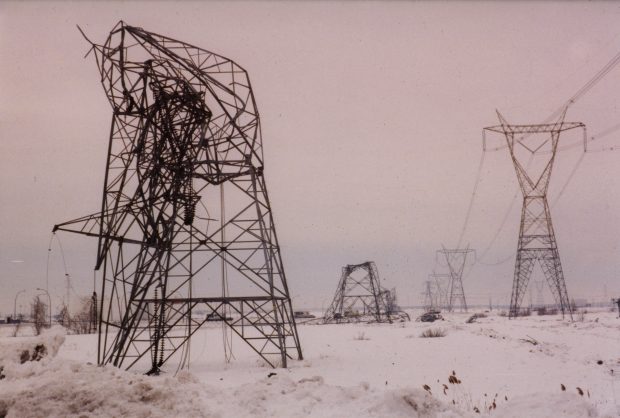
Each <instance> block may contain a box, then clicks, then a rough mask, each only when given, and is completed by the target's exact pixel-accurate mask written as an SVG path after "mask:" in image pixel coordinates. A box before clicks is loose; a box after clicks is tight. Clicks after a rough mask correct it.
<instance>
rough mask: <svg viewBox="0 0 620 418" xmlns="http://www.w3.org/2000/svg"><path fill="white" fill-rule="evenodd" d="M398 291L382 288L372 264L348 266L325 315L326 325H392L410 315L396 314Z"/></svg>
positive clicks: (344, 268) (375, 268) (375, 267)
mask: <svg viewBox="0 0 620 418" xmlns="http://www.w3.org/2000/svg"><path fill="white" fill-rule="evenodd" d="M394 301H395V292H394V291H393V292H390V291H389V290H387V289H383V288H382V287H381V284H380V281H379V272H378V271H377V266H376V265H375V263H374V262H372V261H367V262H365V263H362V264H349V265H347V266H345V267H343V268H342V276H341V277H340V282H339V283H338V287H337V288H336V294H335V295H334V299H333V301H332V303H331V304H330V306H329V308H327V311H325V315H323V322H324V323H332V322H336V323H345V322H369V321H374V322H391V321H392V320H393V319H397V318H404V317H406V319H409V316H408V315H407V314H405V313H404V312H399V311H396V310H395V308H394V306H393V304H394V303H393V302H394Z"/></svg>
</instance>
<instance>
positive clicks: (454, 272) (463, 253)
mask: <svg viewBox="0 0 620 418" xmlns="http://www.w3.org/2000/svg"><path fill="white" fill-rule="evenodd" d="M437 252H438V253H441V254H443V256H444V257H445V259H446V264H447V266H448V269H449V275H450V281H449V284H448V289H447V306H446V307H447V309H448V311H450V312H452V311H453V310H454V307H455V306H456V304H457V303H458V304H459V306H460V309H461V311H464V312H467V300H466V299H465V289H464V288H463V270H464V269H465V262H466V261H467V256H468V255H469V253H472V252H474V250H471V249H469V248H465V249H459V248H455V249H445V248H443V249H441V250H438V251H437Z"/></svg>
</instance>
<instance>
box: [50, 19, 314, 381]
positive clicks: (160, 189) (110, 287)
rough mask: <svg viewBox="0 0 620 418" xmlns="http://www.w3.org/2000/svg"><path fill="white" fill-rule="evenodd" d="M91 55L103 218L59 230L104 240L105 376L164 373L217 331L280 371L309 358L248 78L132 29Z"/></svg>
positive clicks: (100, 264)
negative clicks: (105, 138) (121, 371)
mask: <svg viewBox="0 0 620 418" xmlns="http://www.w3.org/2000/svg"><path fill="white" fill-rule="evenodd" d="M89 42H90V41H89ZM91 45H92V51H94V52H95V56H96V60H97V66H98V68H99V71H100V73H101V81H102V84H103V88H104V90H105V92H106V95H107V97H108V100H109V102H110V104H111V105H112V111H113V116H112V126H111V130H110V138H109V147H108V150H109V151H108V157H107V167H106V174H105V184H104V190H103V201H102V208H101V212H97V213H94V214H92V215H88V216H84V217H82V218H79V219H75V220H72V221H69V222H65V223H62V224H59V225H56V226H55V227H54V230H63V231H70V232H75V233H79V234H84V235H87V236H93V237H97V238H98V249H97V258H96V265H95V269H96V270H100V269H102V270H103V274H102V288H101V289H102V291H101V295H100V299H99V302H100V311H99V347H98V363H99V364H109V363H110V364H113V365H114V366H117V367H124V368H126V369H129V368H131V367H132V366H134V365H136V363H138V362H141V363H140V364H141V365H142V364H143V363H147V362H150V370H149V373H158V372H159V370H160V368H161V367H162V365H163V364H164V363H165V362H166V361H168V360H169V359H170V358H171V357H172V356H173V355H174V354H175V353H177V352H179V354H183V353H184V352H185V350H188V349H189V347H188V346H189V341H190V337H191V336H192V335H193V334H194V333H195V332H196V331H197V330H198V329H199V328H200V327H201V325H203V324H204V323H205V321H207V320H218V321H222V323H223V324H225V325H223V326H224V329H227V330H228V332H232V333H233V334H236V335H237V336H239V337H240V338H242V339H243V340H244V341H245V342H246V343H247V344H249V345H250V347H251V348H252V349H253V350H254V351H255V352H256V353H257V354H258V355H259V356H260V357H262V358H263V359H264V360H265V361H266V362H267V363H268V364H270V365H271V366H272V367H276V366H278V365H281V366H286V364H287V359H292V358H299V359H301V358H302V353H301V347H300V344H299V338H298V334H297V329H296V325H295V320H294V318H293V315H292V306H291V298H290V296H289V291H288V287H287V283H286V278H285V274H284V269H283V266H282V259H281V256H280V247H279V244H278V240H277V237H276V230H275V225H274V221H273V217H272V211H271V205H270V202H269V198H268V196H267V188H266V184H265V178H264V174H263V149H262V140H261V134H260V122H259V116H258V111H257V109H256V103H255V99H254V95H253V93H252V88H251V86H250V81H249V78H248V75H247V73H246V71H245V70H244V69H243V68H241V67H240V66H239V65H237V64H236V63H234V62H233V61H231V60H229V59H228V58H225V57H222V56H220V55H217V54H214V53H212V52H209V51H206V50H204V49H201V48H197V47H195V46H192V45H188V44H186V43H183V42H180V41H177V40H174V39H171V38H168V37H165V36H161V35H158V34H155V33H151V32H147V31H145V30H143V29H141V28H138V27H132V26H128V25H126V24H125V23H123V22H119V23H118V24H117V25H116V26H115V27H114V29H113V30H112V31H111V33H110V35H109V37H108V38H107V40H106V42H105V43H104V44H103V45H96V44H93V43H91ZM198 311H202V312H207V314H206V315H205V314H204V313H202V314H198ZM185 353H186V352H185ZM180 357H185V358H186V357H187V356H186V355H185V356H180ZM144 366H146V365H144Z"/></svg>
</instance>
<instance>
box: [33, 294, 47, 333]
mask: <svg viewBox="0 0 620 418" xmlns="http://www.w3.org/2000/svg"><path fill="white" fill-rule="evenodd" d="M30 308H31V311H32V322H33V324H34V332H35V335H39V334H41V330H42V329H43V328H44V327H47V325H48V322H47V305H46V304H45V303H44V302H43V301H42V300H41V298H39V297H38V296H36V297H35V298H34V300H33V301H32V304H31V305H30Z"/></svg>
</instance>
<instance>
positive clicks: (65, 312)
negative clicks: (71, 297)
mask: <svg viewBox="0 0 620 418" xmlns="http://www.w3.org/2000/svg"><path fill="white" fill-rule="evenodd" d="M58 323H59V324H60V325H62V326H63V327H65V328H70V327H71V315H70V314H69V308H68V307H67V305H65V304H64V303H63V305H62V307H61V308H60V312H58Z"/></svg>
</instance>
